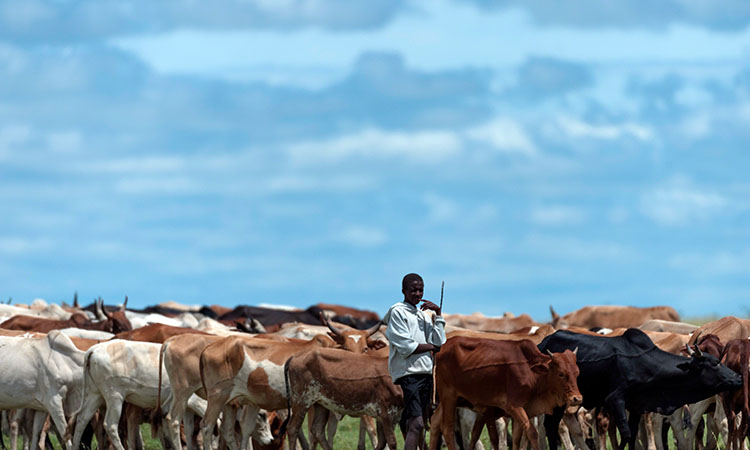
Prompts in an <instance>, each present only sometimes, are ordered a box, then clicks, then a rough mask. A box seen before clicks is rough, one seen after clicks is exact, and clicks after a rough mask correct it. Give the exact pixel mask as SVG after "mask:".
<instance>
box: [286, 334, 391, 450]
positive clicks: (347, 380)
mask: <svg viewBox="0 0 750 450" xmlns="http://www.w3.org/2000/svg"><path fill="white" fill-rule="evenodd" d="M285 371H286V374H287V388H288V389H289V404H290V408H291V419H290V421H289V428H288V430H287V433H288V435H289V445H290V450H295V449H296V440H297V436H298V433H299V430H300V427H301V426H302V421H303V420H304V418H305V414H306V412H307V410H308V409H310V407H311V406H313V405H315V404H319V405H322V406H323V407H325V408H326V409H327V410H329V411H333V412H336V413H339V414H345V415H349V416H364V415H367V416H372V417H375V418H376V420H377V421H378V423H379V425H380V427H379V429H378V434H379V437H378V444H377V446H376V447H375V448H376V450H381V449H383V448H385V445H386V442H387V443H388V446H389V448H392V449H396V448H397V447H396V446H397V444H396V436H395V434H394V433H393V427H394V425H395V423H396V422H397V421H398V418H399V417H400V414H401V409H402V408H403V394H402V393H401V389H400V388H399V387H397V386H396V385H395V384H393V381H392V380H391V376H390V374H389V373H388V358H387V357H380V356H373V355H366V354H356V353H352V352H348V351H344V350H339V349H331V348H321V349H312V350H309V351H306V352H304V353H299V354H297V355H296V356H292V357H291V358H289V360H287V362H286V365H285ZM319 417H320V416H319V415H318V413H316V415H315V421H314V422H315V423H314V424H313V426H312V429H311V431H312V433H313V436H314V437H315V439H316V440H317V441H318V442H320V444H321V445H322V446H323V448H324V449H325V450H332V447H331V445H330V443H329V442H328V441H327V440H326V438H325V435H324V425H325V421H324V420H320V419H319Z"/></svg>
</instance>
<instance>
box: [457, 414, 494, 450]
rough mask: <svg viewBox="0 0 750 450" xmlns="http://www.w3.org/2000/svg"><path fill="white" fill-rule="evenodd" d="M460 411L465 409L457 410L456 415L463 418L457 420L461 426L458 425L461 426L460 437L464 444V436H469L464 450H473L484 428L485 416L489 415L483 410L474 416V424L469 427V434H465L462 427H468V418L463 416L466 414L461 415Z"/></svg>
mask: <svg viewBox="0 0 750 450" xmlns="http://www.w3.org/2000/svg"><path fill="white" fill-rule="evenodd" d="M462 409H465V408H458V411H459V413H458V414H459V415H460V416H463V417H460V418H459V423H460V424H461V425H460V426H461V436H462V437H463V439H464V443H466V436H467V435H468V436H469V442H468V445H466V446H465V447H464V448H465V449H468V450H474V448H475V447H476V445H477V442H478V441H479V436H480V435H481V434H482V428H484V423H485V415H487V414H489V411H487V410H485V411H483V412H482V413H479V414H475V416H474V424H473V425H472V427H471V431H470V432H469V433H466V432H465V431H464V427H465V425H468V423H469V421H468V420H466V419H468V417H467V416H466V415H465V414H466V413H465V412H463V414H462V411H461V410H462ZM466 411H470V410H466Z"/></svg>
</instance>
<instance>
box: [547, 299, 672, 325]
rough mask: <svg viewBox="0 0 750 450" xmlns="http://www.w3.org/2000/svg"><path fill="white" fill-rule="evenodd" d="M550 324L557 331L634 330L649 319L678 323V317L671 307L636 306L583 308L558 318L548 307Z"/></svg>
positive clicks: (552, 309)
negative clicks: (579, 329) (577, 328)
mask: <svg viewBox="0 0 750 450" xmlns="http://www.w3.org/2000/svg"><path fill="white" fill-rule="evenodd" d="M549 310H550V313H551V314H552V322H551V323H550V325H552V326H553V327H555V328H557V329H558V330H559V329H565V328H568V327H572V326H575V327H581V328H585V329H591V328H595V327H600V328H611V329H615V328H634V327H637V326H639V325H641V324H642V323H643V322H645V321H647V320H650V319H661V320H669V321H672V322H679V321H680V315H679V314H677V311H675V309H674V308H672V307H671V306H652V307H648V308H641V307H637V306H614V305H607V306H584V307H583V308H581V309H578V310H576V311H573V312H570V313H568V314H565V315H564V316H562V317H560V316H559V315H558V314H557V313H556V312H555V310H554V308H552V307H551V306H550V308H549Z"/></svg>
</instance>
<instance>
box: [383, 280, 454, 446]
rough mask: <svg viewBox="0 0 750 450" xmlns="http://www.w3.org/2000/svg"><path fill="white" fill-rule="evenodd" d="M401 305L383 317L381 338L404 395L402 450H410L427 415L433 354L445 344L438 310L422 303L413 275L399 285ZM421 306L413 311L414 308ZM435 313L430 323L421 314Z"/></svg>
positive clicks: (420, 288)
mask: <svg viewBox="0 0 750 450" xmlns="http://www.w3.org/2000/svg"><path fill="white" fill-rule="evenodd" d="M401 292H403V294H404V301H403V302H399V303H396V304H395V305H393V306H391V308H390V309H389V310H388V312H387V313H386V315H385V317H383V322H384V323H385V324H386V325H387V327H388V328H387V329H386V331H385V336H386V337H387V338H388V341H389V342H390V350H389V354H388V371H389V372H390V374H391V378H392V379H393V382H394V383H396V384H398V385H399V386H401V389H402V391H403V392H404V411H403V413H402V414H401V421H400V425H401V430H402V431H403V432H405V433H406V437H405V438H404V450H414V449H416V448H417V445H418V444H419V443H420V441H422V439H423V438H424V433H423V431H424V427H425V423H426V422H427V419H428V415H429V414H430V412H431V411H430V410H429V409H430V400H431V399H432V368H433V356H432V354H433V353H434V352H437V351H439V350H440V346H441V345H443V344H444V343H445V320H444V319H443V317H442V316H441V311H440V307H439V306H438V305H436V304H434V303H432V302H430V301H428V300H422V295H423V293H424V281H423V280H422V277H420V276H419V275H417V274H416V273H410V274H407V275H406V276H405V277H404V279H403V280H402V283H401ZM420 301H421V302H422V305H421V306H420V307H419V308H417V304H418V303H419V302H420ZM426 309H429V310H432V311H434V312H435V317H434V319H432V320H431V319H430V317H429V316H428V315H427V314H425V313H424V312H423V311H424V310H426Z"/></svg>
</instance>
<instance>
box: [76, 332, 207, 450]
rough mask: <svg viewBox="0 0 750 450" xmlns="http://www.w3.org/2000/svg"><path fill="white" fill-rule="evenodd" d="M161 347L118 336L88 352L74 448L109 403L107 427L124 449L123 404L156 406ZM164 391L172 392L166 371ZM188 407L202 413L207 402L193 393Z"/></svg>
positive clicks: (176, 437) (171, 436)
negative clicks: (120, 425)
mask: <svg viewBox="0 0 750 450" xmlns="http://www.w3.org/2000/svg"><path fill="white" fill-rule="evenodd" d="M160 349H161V345H160V344H152V343H150V342H135V341H125V340H121V339H115V340H112V341H107V342H102V343H100V344H96V345H94V346H93V347H91V348H90V349H89V350H88V351H87V352H86V355H85V363H84V366H83V373H84V374H85V376H84V377H83V401H82V402H81V408H80V409H79V410H78V411H77V412H76V413H75V414H74V415H73V418H72V419H71V421H70V424H71V426H72V425H75V428H74V430H73V447H74V448H78V447H79V445H80V442H81V436H82V434H83V431H84V429H85V428H86V424H88V422H89V421H90V420H91V418H92V416H93V415H94V413H95V412H96V410H97V409H99V407H101V406H103V405H106V407H107V412H106V415H105V417H104V427H105V430H106V432H107V435H108V436H109V438H110V439H111V441H112V443H113V445H114V446H115V448H116V449H118V450H124V447H123V445H122V441H121V440H120V436H119V435H118V433H117V425H118V423H119V421H120V415H121V414H122V405H123V403H124V402H126V401H127V402H128V403H132V404H133V405H135V406H138V407H140V408H144V409H150V408H154V407H156V402H157V400H156V399H157V392H158V387H159V369H158V367H159V366H158V364H159V350H160ZM162 391H167V392H168V391H169V381H168V378H167V377H166V374H164V376H162ZM162 398H164V397H162ZM188 407H189V408H190V409H191V410H192V411H193V412H195V413H196V414H199V415H201V416H202V415H203V413H204V411H205V409H206V402H205V400H202V399H200V398H198V397H195V396H193V397H191V401H190V402H188ZM130 438H134V437H133V436H131V437H130ZM169 439H170V440H171V441H172V443H173V445H175V444H174V443H175V442H179V436H173V435H171V434H170V436H169Z"/></svg>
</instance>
